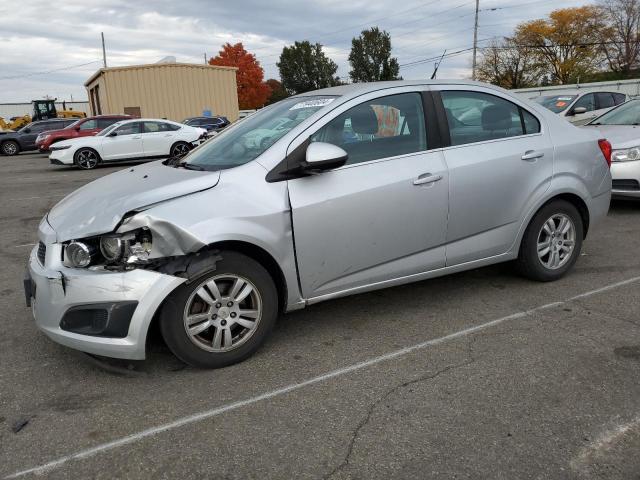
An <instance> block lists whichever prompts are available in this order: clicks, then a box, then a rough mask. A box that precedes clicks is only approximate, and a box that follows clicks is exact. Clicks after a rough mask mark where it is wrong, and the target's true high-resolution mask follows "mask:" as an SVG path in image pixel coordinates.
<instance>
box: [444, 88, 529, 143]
mask: <svg viewBox="0 0 640 480" xmlns="http://www.w3.org/2000/svg"><path fill="white" fill-rule="evenodd" d="M440 94H441V97H442V103H443V105H444V109H445V112H446V115H447V121H448V124H449V134H450V136H451V145H465V144H468V143H476V142H484V141H488V140H496V139H500V138H510V137H517V136H520V135H526V134H531V133H538V132H540V122H538V119H537V118H535V116H533V115H532V114H531V113H529V112H527V111H526V110H524V109H523V108H521V107H519V106H518V105H516V104H514V103H511V102H510V101H508V100H506V99H504V98H501V97H497V96H495V95H491V94H488V93H482V92H473V91H458V90H451V91H443V92H441V93H440Z"/></svg>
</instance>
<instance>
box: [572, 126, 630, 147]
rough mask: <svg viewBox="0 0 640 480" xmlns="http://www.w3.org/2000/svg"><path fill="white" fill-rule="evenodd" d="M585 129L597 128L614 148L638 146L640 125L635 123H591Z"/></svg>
mask: <svg viewBox="0 0 640 480" xmlns="http://www.w3.org/2000/svg"><path fill="white" fill-rule="evenodd" d="M584 128H585V129H589V130H591V129H594V130H596V129H597V130H598V131H599V132H600V133H601V134H602V136H601V138H606V139H607V140H609V142H610V143H611V146H612V147H613V149H614V150H619V149H621V148H630V147H637V146H640V127H639V126H637V125H592V126H588V127H584Z"/></svg>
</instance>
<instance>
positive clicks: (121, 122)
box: [118, 118, 182, 125]
mask: <svg viewBox="0 0 640 480" xmlns="http://www.w3.org/2000/svg"><path fill="white" fill-rule="evenodd" d="M132 122H167V123H175V124H176V125H182V124H181V123H178V122H174V121H173V120H169V119H167V118H126V119H122V120H121V121H119V122H118V124H120V125H125V124H127V123H132Z"/></svg>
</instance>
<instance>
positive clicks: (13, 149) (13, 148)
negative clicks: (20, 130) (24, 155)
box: [2, 142, 18, 155]
mask: <svg viewBox="0 0 640 480" xmlns="http://www.w3.org/2000/svg"><path fill="white" fill-rule="evenodd" d="M2 150H3V152H4V153H5V154H6V155H15V154H16V153H18V146H17V145H16V144H15V143H14V142H6V143H5V144H4V145H2Z"/></svg>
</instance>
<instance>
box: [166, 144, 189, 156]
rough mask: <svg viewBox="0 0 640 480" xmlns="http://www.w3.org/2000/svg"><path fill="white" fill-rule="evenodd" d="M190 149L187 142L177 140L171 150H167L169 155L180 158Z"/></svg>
mask: <svg viewBox="0 0 640 480" xmlns="http://www.w3.org/2000/svg"><path fill="white" fill-rule="evenodd" d="M190 150H191V148H189V144H188V143H187V142H178V143H175V144H174V145H173V146H172V147H171V152H169V155H170V156H172V157H178V158H181V157H184V156H185V155H186V154H187V153H189V151H190Z"/></svg>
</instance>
